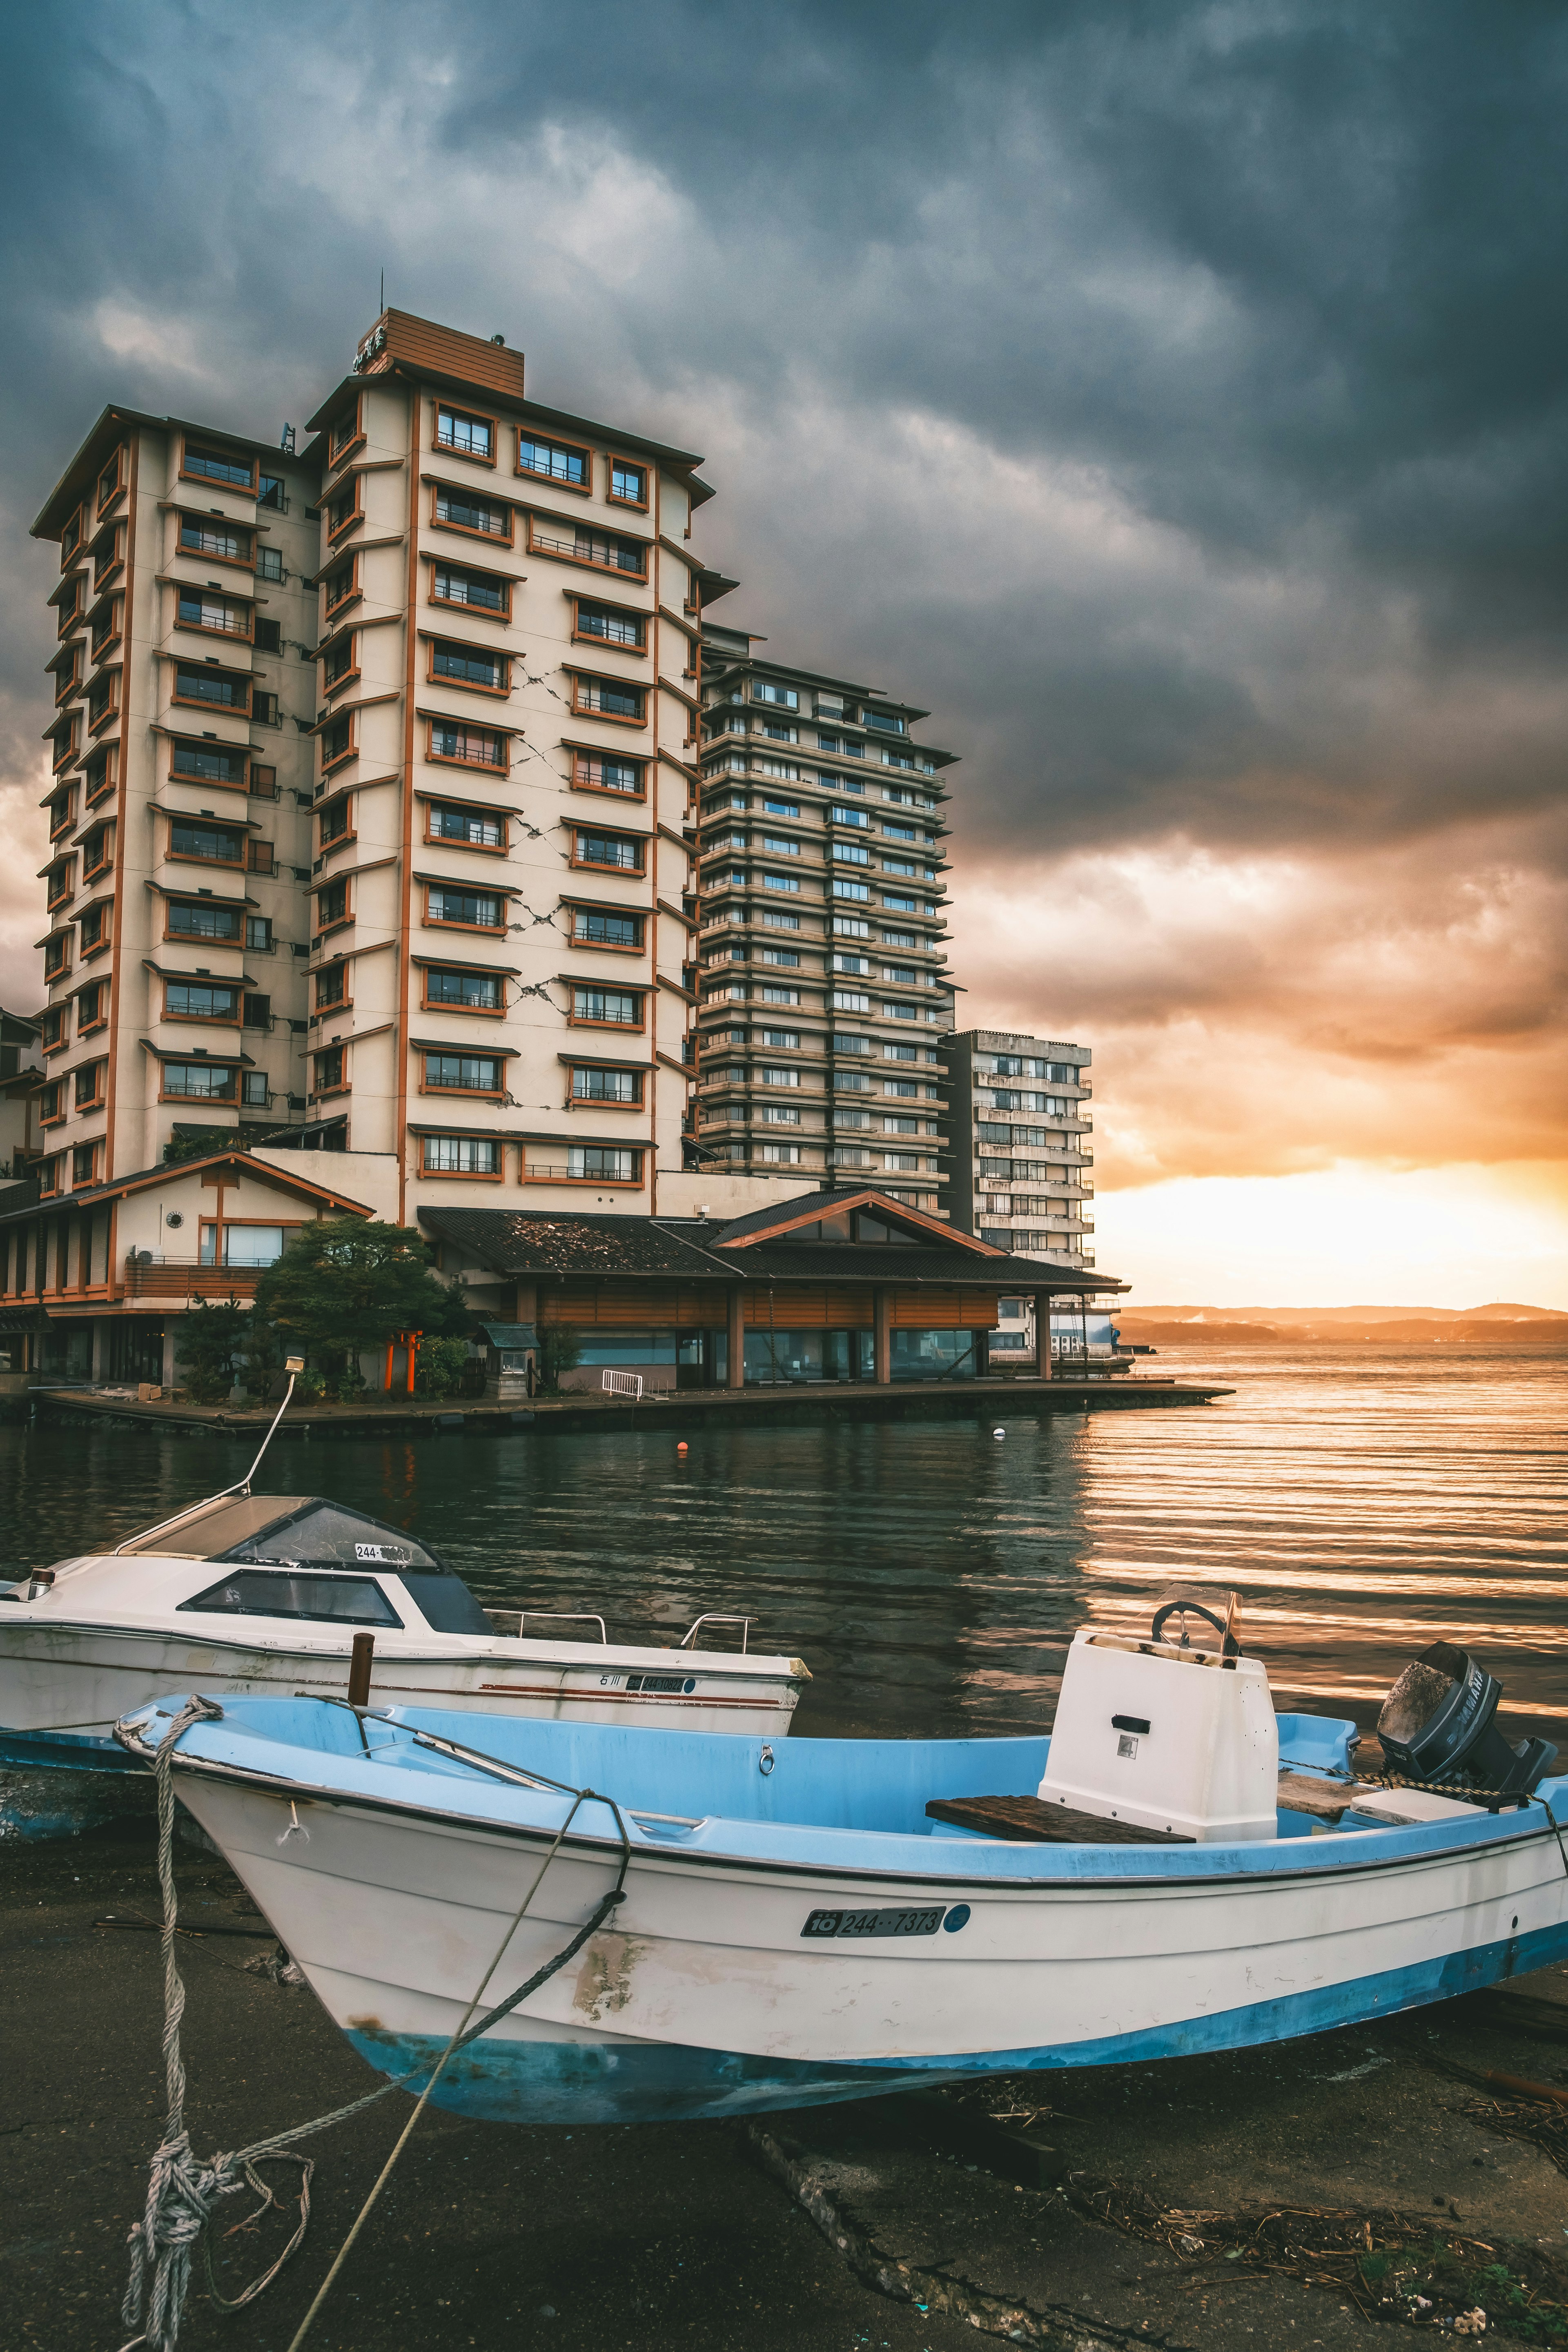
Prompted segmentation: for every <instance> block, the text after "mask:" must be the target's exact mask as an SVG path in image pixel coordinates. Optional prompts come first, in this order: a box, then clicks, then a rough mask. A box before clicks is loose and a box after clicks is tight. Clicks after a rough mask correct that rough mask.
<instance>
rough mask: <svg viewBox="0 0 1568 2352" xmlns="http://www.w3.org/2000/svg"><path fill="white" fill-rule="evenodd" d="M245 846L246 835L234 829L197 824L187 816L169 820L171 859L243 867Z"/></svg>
mask: <svg viewBox="0 0 1568 2352" xmlns="http://www.w3.org/2000/svg"><path fill="white" fill-rule="evenodd" d="M246 847H247V842H246V835H245V834H244V833H243V832H242V831H241V830H240V829H239V828H238V827H237V826H234V825H226V824H195V823H193V822H192V820H191V819H190V818H188V817H177V816H176V817H171V818H170V820H169V855H170V856H171V857H195V858H200V859H202V860H203V861H204V862H205V863H207V864H210V865H216V866H243V865H244V864H245V862H246Z"/></svg>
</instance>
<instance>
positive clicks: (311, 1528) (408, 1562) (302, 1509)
mask: <svg viewBox="0 0 1568 2352" xmlns="http://www.w3.org/2000/svg"><path fill="white" fill-rule="evenodd" d="M208 1557H209V1558H213V1559H223V1560H230V1559H232V1560H258V1561H271V1562H275V1563H276V1564H277V1565H278V1566H279V1567H283V1568H366V1567H370V1568H390V1569H395V1570H398V1571H399V1572H401V1571H402V1570H405V1569H412V1570H415V1571H416V1573H417V1572H419V1571H423V1572H424V1573H425V1574H426V1575H427V1576H429V1575H436V1576H439V1575H442V1574H444V1573H447V1570H446V1569H445V1564H444V1563H443V1562H442V1561H441V1560H439V1559H437V1557H436V1554H435V1553H434V1552H432V1551H427V1550H426V1548H425V1546H424V1545H423V1544H420V1543H416V1542H415V1540H414V1538H413V1537H412V1536H410V1535H405V1533H404V1531H403V1530H402V1528H388V1527H384V1526H383V1525H382V1523H381V1521H380V1520H379V1519H373V1518H370V1517H367V1515H366V1514H365V1513H364V1512H363V1511H350V1510H345V1509H344V1508H343V1507H342V1504H341V1503H328V1502H322V1501H321V1500H318V1499H316V1498H314V1497H312V1498H311V1499H310V1501H308V1502H305V1503H302V1504H300V1506H299V1507H297V1508H295V1509H294V1510H291V1511H289V1512H288V1513H287V1514H286V1515H285V1516H284V1517H281V1518H276V1519H274V1520H273V1521H272V1522H271V1524H270V1526H268V1527H264V1528H258V1530H257V1532H256V1533H255V1534H254V1535H247V1537H246V1538H244V1540H243V1541H242V1542H240V1543H237V1544H236V1545H234V1547H233V1548H232V1549H230V1550H228V1551H220V1552H216V1553H212V1554H209V1555H208Z"/></svg>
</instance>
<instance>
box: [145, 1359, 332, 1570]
mask: <svg viewBox="0 0 1568 2352" xmlns="http://www.w3.org/2000/svg"><path fill="white" fill-rule="evenodd" d="M304 1369H305V1359H304V1357H303V1356H288V1357H286V1358H285V1359H284V1363H283V1370H284V1371H285V1372H286V1373H287V1374H288V1376H289V1385H288V1387H287V1388H286V1389H285V1390H284V1391H283V1402H282V1403H281V1404H280V1405H279V1408H278V1410H277V1412H275V1413H274V1414H273V1416H272V1425H271V1427H270V1428H269V1429H268V1433H267V1434H266V1436H265V1437H264V1438H263V1439H262V1441H261V1453H260V1454H258V1455H257V1457H256V1459H255V1461H254V1462H253V1463H252V1464H251V1465H250V1467H249V1469H248V1470H247V1472H246V1474H245V1475H244V1477H243V1478H241V1479H238V1480H237V1482H236V1484H235V1485H234V1486H220V1487H219V1488H218V1491H217V1493H216V1495H204V1496H202V1498H201V1500H200V1502H197V1503H187V1504H186V1506H185V1507H184V1510H183V1511H176V1512H175V1513H174V1517H173V1518H172V1519H160V1520H159V1522H158V1524H157V1526H156V1527H155V1528H142V1531H141V1533H140V1534H139V1535H135V1536H127V1538H126V1539H125V1543H122V1544H116V1545H115V1547H114V1551H113V1554H112V1557H113V1558H114V1559H119V1557H120V1555H121V1552H122V1551H123V1550H124V1549H125V1548H126V1544H130V1543H138V1544H142V1545H145V1544H146V1543H147V1542H148V1540H149V1538H151V1537H153V1536H162V1535H167V1534H168V1532H169V1530H170V1529H171V1528H177V1527H179V1526H180V1525H181V1524H182V1523H183V1522H184V1520H186V1519H189V1518H194V1517H195V1514H196V1513H197V1512H198V1511H205V1508H206V1507H207V1505H208V1504H209V1503H222V1502H226V1500H227V1498H228V1497H229V1496H230V1495H248V1494H249V1492H250V1484H251V1480H252V1479H253V1478H254V1477H255V1475H256V1474H257V1472H258V1470H259V1469H260V1467H261V1456H262V1454H265V1453H266V1451H267V1449H268V1446H269V1445H270V1444H271V1443H272V1440H273V1438H274V1436H275V1435H276V1434H277V1430H278V1424H279V1422H280V1421H281V1420H282V1418H283V1416H284V1414H285V1413H286V1412H288V1410H289V1402H290V1400H291V1398H292V1397H293V1394H294V1383H295V1381H297V1380H298V1379H299V1377H300V1373H301V1372H302V1371H303V1370H304ZM305 1434H306V1436H307V1437H309V1436H310V1429H309V1427H307V1428H306V1431H305Z"/></svg>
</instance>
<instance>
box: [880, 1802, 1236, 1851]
mask: <svg viewBox="0 0 1568 2352" xmlns="http://www.w3.org/2000/svg"><path fill="white" fill-rule="evenodd" d="M926 1812H927V1815H928V1816H929V1818H930V1819H931V1821H933V1822H952V1825H953V1827H954V1828H955V1829H961V1830H978V1831H979V1832H980V1834H981V1836H982V1837H993V1838H1011V1839H1014V1840H1017V1841H1021V1842H1026V1843H1030V1844H1034V1845H1193V1844H1194V1843H1196V1841H1195V1840H1194V1839H1193V1838H1190V1837H1183V1836H1181V1835H1180V1834H1179V1833H1178V1832H1175V1831H1173V1830H1146V1829H1142V1828H1141V1827H1140V1826H1139V1824H1138V1823H1137V1822H1113V1821H1109V1820H1107V1819H1106V1818H1105V1817H1104V1816H1103V1815H1102V1814H1100V1813H1079V1812H1075V1811H1074V1810H1073V1808H1072V1807H1071V1806H1070V1805H1047V1803H1045V1802H1044V1801H1043V1800H1042V1799H1040V1798H1039V1797H933V1798H932V1799H931V1802H930V1804H929V1805H928V1806H927V1807H926Z"/></svg>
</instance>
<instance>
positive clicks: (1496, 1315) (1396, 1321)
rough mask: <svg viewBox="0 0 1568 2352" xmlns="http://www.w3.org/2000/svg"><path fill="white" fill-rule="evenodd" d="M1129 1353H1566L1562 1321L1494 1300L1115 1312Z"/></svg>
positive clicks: (1558, 1313)
mask: <svg viewBox="0 0 1568 2352" xmlns="http://www.w3.org/2000/svg"><path fill="white" fill-rule="evenodd" d="M1112 1312H1113V1313H1114V1315H1115V1318H1116V1322H1117V1327H1118V1328H1119V1329H1120V1330H1121V1336H1122V1339H1123V1340H1124V1341H1126V1342H1128V1343H1129V1344H1131V1345H1132V1346H1135V1347H1136V1346H1142V1347H1165V1348H1174V1347H1188V1348H1190V1347H1194V1346H1203V1345H1216V1344H1217V1345H1221V1346H1225V1347H1230V1348H1268V1347H1280V1346H1295V1347H1302V1346H1307V1347H1314V1346H1316V1347H1342V1346H1346V1345H1355V1344H1358V1343H1359V1344H1370V1345H1373V1346H1378V1345H1383V1346H1387V1345H1390V1344H1393V1343H1400V1344H1406V1345H1421V1344H1425V1345H1426V1346H1429V1347H1432V1346H1443V1345H1447V1346H1450V1347H1452V1346H1457V1345H1463V1346H1470V1347H1486V1346H1494V1347H1495V1346H1501V1345H1512V1346H1518V1345H1521V1344H1523V1345H1527V1346H1528V1345H1532V1346H1537V1347H1563V1346H1568V1313H1564V1312H1563V1310H1561V1309H1560V1308H1557V1307H1526V1306H1521V1305H1520V1304H1518V1303H1517V1302H1516V1301H1513V1300H1503V1299H1500V1300H1496V1301H1494V1302H1492V1303H1491V1304H1490V1305H1489V1306H1485V1307H1115V1308H1113V1310H1112Z"/></svg>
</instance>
